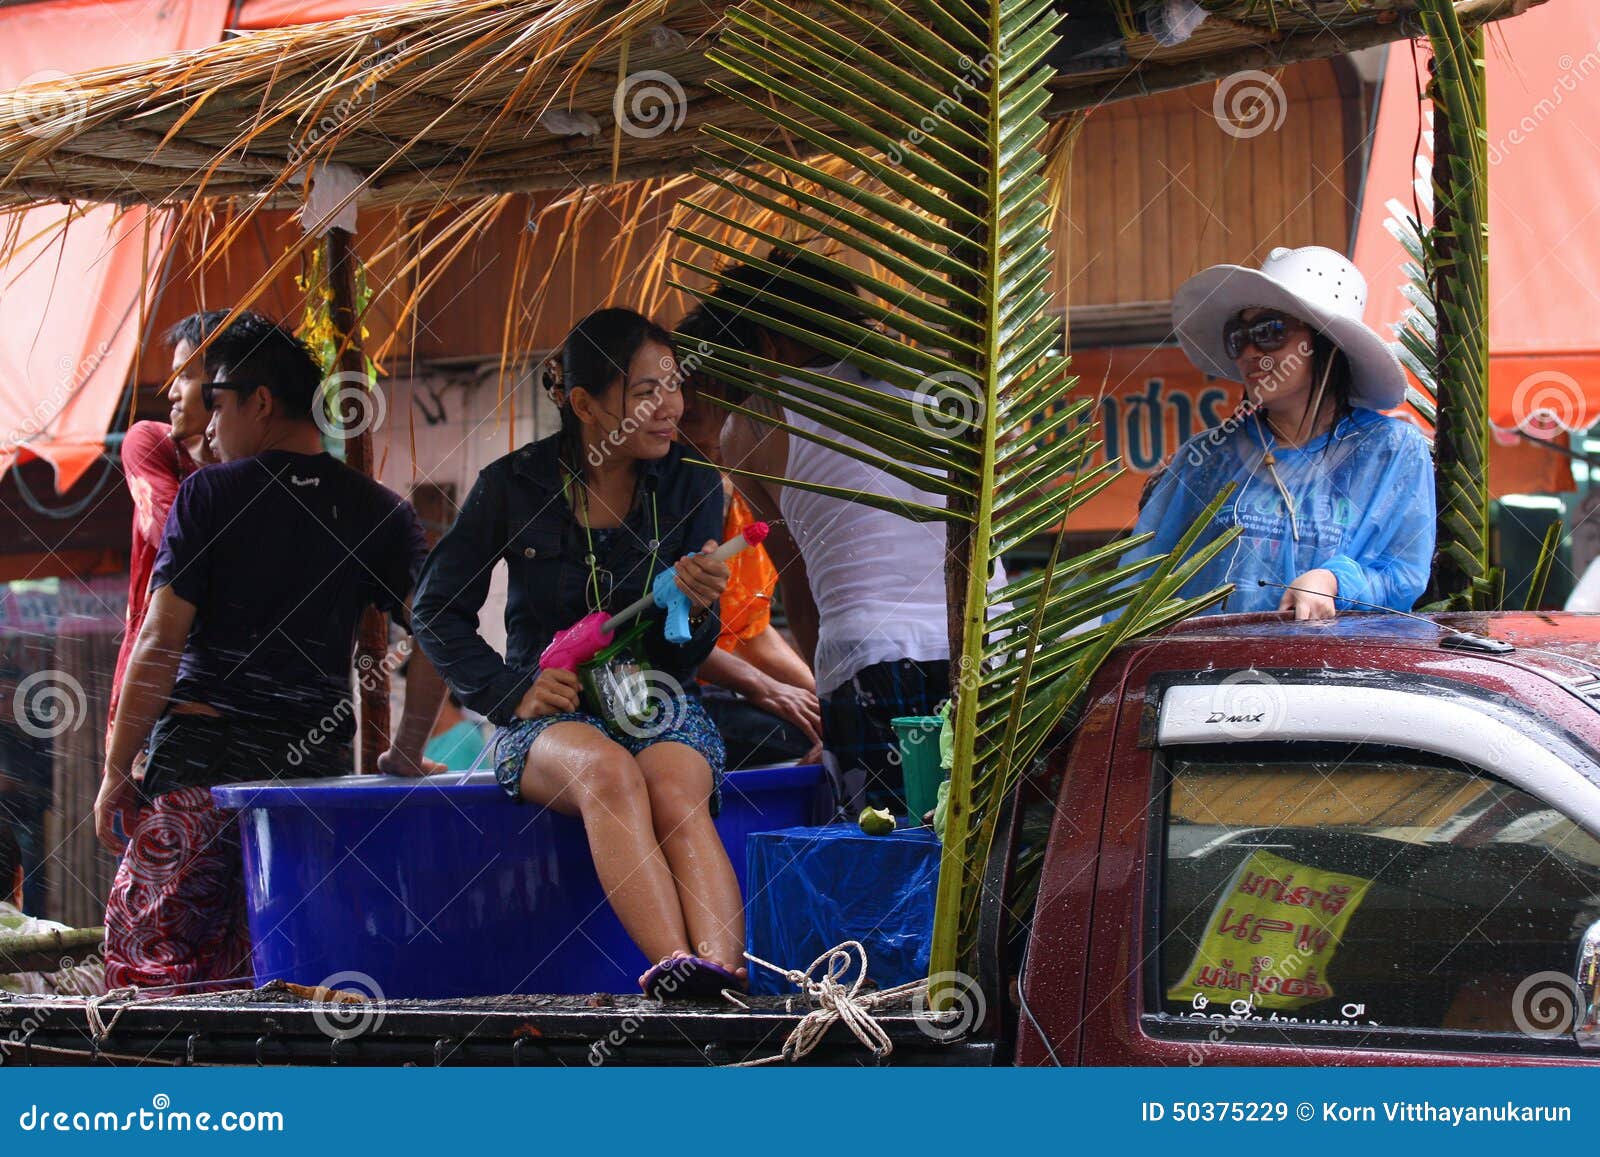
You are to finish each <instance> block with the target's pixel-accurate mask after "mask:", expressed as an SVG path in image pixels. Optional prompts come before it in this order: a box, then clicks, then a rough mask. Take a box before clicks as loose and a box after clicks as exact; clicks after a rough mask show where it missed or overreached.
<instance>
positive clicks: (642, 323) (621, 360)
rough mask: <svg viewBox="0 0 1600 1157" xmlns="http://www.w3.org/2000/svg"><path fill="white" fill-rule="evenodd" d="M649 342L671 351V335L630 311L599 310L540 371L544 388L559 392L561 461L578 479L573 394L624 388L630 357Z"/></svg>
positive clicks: (574, 330) (579, 436) (579, 441)
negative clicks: (575, 392) (563, 460)
mask: <svg viewBox="0 0 1600 1157" xmlns="http://www.w3.org/2000/svg"><path fill="white" fill-rule="evenodd" d="M649 342H657V343H658V344H660V345H664V346H666V347H667V348H668V349H669V350H670V349H672V348H673V341H672V335H671V334H670V333H668V332H667V331H666V330H665V329H664V328H663V327H661V326H659V325H657V324H656V323H655V322H653V321H651V320H650V319H649V318H648V317H645V316H644V315H643V314H642V313H636V312H635V311H633V310H631V309H620V308H611V309H597V310H595V311H594V312H593V313H591V314H590V315H589V316H588V317H586V318H584V319H583V320H582V321H580V322H579V323H578V324H577V325H575V326H573V327H572V332H571V333H569V334H567V340H566V341H564V342H562V343H561V348H560V349H559V350H557V351H556V352H555V353H554V354H552V355H551V357H550V358H549V360H548V361H546V362H545V365H544V388H545V391H546V392H547V393H550V394H551V395H554V394H555V392H556V391H557V390H559V391H560V392H561V450H562V457H563V458H564V459H565V460H566V462H567V464H568V465H569V466H570V467H571V468H572V469H573V470H574V472H577V473H581V472H582V471H581V470H580V469H579V467H578V465H577V463H578V462H579V460H580V451H581V447H582V441H583V439H582V434H581V431H580V426H581V425H582V423H581V422H580V421H579V418H578V415H577V413H576V412H575V411H574V410H573V408H572V391H573V390H579V389H581V390H586V391H587V392H588V393H589V394H591V395H592V396H594V397H595V398H603V397H605V396H606V395H607V394H609V393H610V392H611V391H612V390H613V389H615V388H616V387H617V386H619V385H620V384H621V383H622V380H623V378H625V377H626V376H627V373H628V366H629V364H630V363H632V361H633V359H634V356H635V355H636V354H638V352H639V351H640V350H641V349H643V348H644V346H645V345H646V344H647V343H649Z"/></svg>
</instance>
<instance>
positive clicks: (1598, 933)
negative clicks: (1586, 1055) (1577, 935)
mask: <svg viewBox="0 0 1600 1157" xmlns="http://www.w3.org/2000/svg"><path fill="white" fill-rule="evenodd" d="M1576 979H1577V982H1578V1007H1577V1010H1576V1020H1575V1023H1574V1027H1573V1030H1572V1033H1573V1036H1575V1037H1576V1038H1577V1041H1578V1047H1579V1048H1585V1049H1600V922H1596V923H1594V924H1591V925H1589V930H1588V931H1587V932H1585V933H1584V934H1583V939H1582V940H1581V941H1580V942H1579V944H1578V970H1577V976H1576Z"/></svg>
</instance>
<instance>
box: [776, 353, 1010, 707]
mask: <svg viewBox="0 0 1600 1157" xmlns="http://www.w3.org/2000/svg"><path fill="white" fill-rule="evenodd" d="M811 368H812V369H813V370H814V371H815V372H817V373H823V374H827V375H828V376H829V377H832V378H838V379H839V380H841V381H849V382H855V383H858V384H861V385H866V386H870V387H872V388H873V389H877V390H882V391H883V392H884V393H894V394H899V395H900V396H902V397H909V396H910V395H909V393H908V392H907V391H905V390H901V389H898V388H897V387H895V386H891V385H889V384H888V383H887V382H883V381H880V380H878V379H876V378H872V377H868V376H867V375H866V374H865V373H863V372H862V371H861V370H859V369H857V368H856V367H855V366H852V365H850V364H849V363H848V362H839V363H836V364H834V365H830V366H815V367H811ZM783 416H784V420H785V421H787V422H788V423H789V424H790V425H792V426H794V427H795V428H796V429H799V430H806V431H808V432H815V433H817V434H820V435H822V436H824V437H827V438H829V439H831V440H833V441H835V442H840V443H844V444H849V445H852V446H860V445H861V444H860V443H859V442H855V441H853V440H852V439H849V438H845V437H843V436H841V435H840V434H837V433H835V432H834V431H832V430H829V429H827V428H826V427H824V426H822V425H821V424H820V423H818V422H816V421H814V420H812V419H811V418H808V417H805V416H804V415H801V414H798V413H796V412H795V411H793V410H791V409H789V408H788V407H784V411H783ZM785 474H786V475H787V476H788V477H790V478H796V479H799V480H802V481H805V482H817V483H821V484H823V485H826V486H836V487H840V488H841V489H844V490H853V491H860V492H863V493H871V494H881V495H884V496H886V497H890V498H899V499H902V500H904V501H907V502H915V503H919V504H921V505H924V506H943V505H944V496H943V495H939V494H929V493H928V492H927V491H925V490H919V489H917V488H916V487H915V486H912V485H911V484H910V483H907V482H902V481H901V480H900V479H898V478H895V477H894V476H893V475H890V474H887V473H885V472H884V471H882V470H880V469H878V468H877V467H874V466H869V465H867V464H866V463H864V462H859V461H857V460H856V459H854V458H849V457H846V456H845V455H843V454H840V453H839V452H838V451H836V450H832V449H829V448H828V447H826V446H820V445H818V444H817V443H815V442H812V441H810V440H808V439H805V438H800V437H797V436H796V435H794V434H790V435H789V459H788V468H787V470H786V471H785ZM778 506H779V509H780V510H781V511H782V513H783V518H784V523H785V525H786V526H787V527H788V529H789V533H790V534H791V535H793V536H794V540H795V544H796V545H797V546H799V548H800V554H801V556H802V557H803V558H804V559H805V564H806V577H807V578H808V580H809V581H810V585H811V597H812V598H813V599H814V600H815V601H816V604H817V622H818V631H817V663H816V666H817V670H816V675H817V693H818V694H819V695H826V694H828V693H829V692H830V691H832V690H833V689H834V688H836V687H838V686H839V685H840V684H841V683H844V682H847V681H848V680H849V679H851V678H853V677H854V676H855V674H856V673H857V672H858V671H861V670H863V669H864V668H867V667H870V666H872V665H873V664H874V663H883V662H887V661H890V660H894V659H913V660H919V661H932V660H937V659H948V658H949V657H950V633H949V632H950V628H949V624H948V621H947V618H946V614H945V590H944V554H945V526H944V523H942V522H915V521H913V520H911V519H909V518H902V517H900V516H899V515H896V514H890V513H888V512H887V511H884V510H877V509H875V508H873V507H870V506H863V505H862V504H860V503H859V502H846V501H844V500H843V499H841V498H831V497H829V496H827V495H823V494H814V493H811V492H810V491H807V490H797V489H795V488H794V487H792V486H785V487H783V488H782V489H781V491H780V492H779V497H778ZM995 569H996V571H997V572H998V571H1000V568H999V567H998V566H997V567H996V568H995ZM1004 581H1005V576H1004V573H1003V572H1001V573H999V574H997V575H996V576H995V577H994V578H993V579H992V580H991V585H993V583H994V582H1004Z"/></svg>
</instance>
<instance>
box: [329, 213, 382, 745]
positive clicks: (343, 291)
mask: <svg viewBox="0 0 1600 1157" xmlns="http://www.w3.org/2000/svg"><path fill="white" fill-rule="evenodd" d="M323 246H324V254H323V255H324V257H326V259H327V268H328V286H329V289H330V290H331V294H332V300H331V302H330V305H329V314H330V320H331V322H332V325H333V336H334V341H335V343H336V345H337V349H338V351H339V352H338V354H337V356H336V358H335V362H336V363H337V365H338V367H339V372H340V373H341V374H351V375H359V376H360V379H363V380H364V379H365V378H366V375H367V357H366V352H365V351H364V350H363V349H362V347H361V328H360V321H359V319H358V318H357V317H356V292H355V262H356V256H355V251H354V249H353V248H352V247H351V244H350V234H348V233H346V232H345V231H344V230H343V229H338V228H335V229H329V230H328V236H327V239H326V240H325V241H324V242H323ZM347 380H354V379H347ZM368 388H369V389H374V390H375V389H377V388H378V385H377V383H376V382H368ZM341 394H342V396H343V401H342V402H341V406H342V410H341V413H340V415H339V420H340V422H341V424H342V425H343V426H344V427H345V428H346V429H351V428H354V429H355V431H356V433H355V435H354V436H353V437H351V438H349V439H348V440H347V441H346V443H345V451H346V461H347V462H348V463H349V465H350V467H351V469H353V470H358V471H360V472H361V473H362V474H365V475H366V476H367V477H368V478H371V477H374V462H373V454H372V424H371V422H369V421H365V420H363V419H364V417H365V414H364V412H363V409H362V407H361V405H360V403H358V402H357V401H356V399H355V397H354V396H353V394H352V393H351V392H349V391H341ZM388 649H389V637H388V627H387V624H386V620H385V619H384V617H383V612H381V611H379V610H378V609H377V608H376V607H368V608H367V609H366V611H365V613H364V614H363V615H362V616H361V629H360V631H359V632H358V633H357V636H356V671H357V672H358V673H359V676H360V678H359V681H358V688H359V690H358V692H357V700H356V707H357V712H356V718H357V720H358V734H357V742H356V771H358V772H360V773H363V774H367V775H374V774H376V773H377V770H378V756H379V755H381V754H382V753H383V751H384V749H385V748H386V747H388V746H389V672H388V670H387V669H386V668H385V667H384V664H383V659H384V655H385V654H386V653H387V652H388Z"/></svg>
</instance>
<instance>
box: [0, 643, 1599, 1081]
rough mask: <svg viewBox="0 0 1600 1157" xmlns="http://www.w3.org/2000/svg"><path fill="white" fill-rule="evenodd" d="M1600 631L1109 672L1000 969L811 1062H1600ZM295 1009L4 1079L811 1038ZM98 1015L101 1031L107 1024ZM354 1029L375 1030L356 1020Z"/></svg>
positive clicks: (221, 1006) (1017, 826)
mask: <svg viewBox="0 0 1600 1157" xmlns="http://www.w3.org/2000/svg"><path fill="white" fill-rule="evenodd" d="M1597 836H1600V616H1597V617H1594V618H1590V617H1584V616H1569V615H1542V614H1497V615H1479V616H1442V617H1440V618H1438V619H1437V620H1436V621H1424V620H1420V619H1417V618H1407V617H1402V616H1398V615H1361V614H1352V615H1348V616H1345V617H1342V618H1340V619H1339V620H1337V621H1335V622H1330V623H1325V624H1319V623H1291V622H1286V621H1283V619H1282V618H1281V617H1279V616H1233V617H1216V618H1207V619H1199V620H1194V621H1191V622H1189V623H1187V624H1184V625H1182V626H1181V627H1178V628H1176V629H1174V630H1172V631H1170V632H1168V633H1166V634H1164V635H1162V636H1160V637H1157V638H1153V639H1148V640H1145V641H1142V642H1139V643H1137V644H1133V645H1130V646H1128V647H1126V648H1125V649H1123V650H1122V651H1120V652H1119V653H1117V654H1116V655H1115V656H1114V657H1113V658H1112V660H1111V661H1110V662H1109V663H1107V665H1106V666H1105V668H1104V669H1103V671H1102V672H1101V674H1100V676H1099V678H1098V680H1097V681H1096V683H1095V685H1094V687H1093V688H1092V690H1091V692H1090V693H1089V694H1088V695H1087V696H1086V697H1085V700H1084V702H1083V704H1082V705H1081V708H1080V710H1079V712H1078V715H1077V722H1076V726H1075V727H1074V728H1073V729H1072V731H1071V733H1070V734H1069V735H1067V736H1066V737H1064V739H1063V741H1062V742H1061V743H1060V744H1059V745H1057V746H1056V747H1055V748H1054V750H1053V751H1052V752H1051V754H1050V755H1049V757H1048V758H1047V759H1045V760H1043V761H1042V762H1041V763H1040V765H1039V766H1038V767H1037V768H1036V769H1035V772H1034V774H1033V775H1032V776H1030V778H1029V779H1028V780H1027V781H1026V782H1025V783H1024V784H1023V786H1022V788H1021V789H1020V790H1019V792H1018V793H1017V796H1016V799H1015V801H1014V803H1013V805H1012V806H1011V807H1010V808H1009V809H1008V814H1007V815H1006V817H1005V819H1004V822H1003V823H1002V827H1001V836H1000V838H999V839H998V840H997V846H996V848H995V850H994V854H993V856H992V857H991V862H990V865H989V877H990V878H989V886H988V887H987V888H986V889H985V891H986V894H987V895H988V897H989V899H988V903H987V907H986V910H985V912H984V919H983V921H982V932H983V935H982V945H983V947H982V960H981V962H980V965H979V968H978V971H979V973H980V975H979V976H978V977H976V978H970V979H971V983H970V984H969V985H968V987H967V988H966V990H965V992H964V995H965V997H966V1000H965V1001H964V1003H963V1005H962V1007H961V1008H960V1009H958V1010H957V1011H955V1012H952V1013H949V1014H947V1015H945V1016H943V1017H933V1016H931V1015H929V1014H926V1013H924V1014H921V1015H918V1014H916V1013H913V1012H912V1011H911V1010H910V1009H904V1010H899V1011H896V1010H890V1011H887V1012H880V1013H879V1014H878V1020H879V1023H880V1024H881V1025H882V1026H883V1028H884V1030H885V1032H886V1034H887V1039H888V1042H889V1046H888V1047H881V1046H880V1047H879V1049H878V1050H877V1052H876V1053H875V1054H874V1053H872V1052H869V1051H868V1050H867V1049H866V1048H864V1047H863V1046H862V1045H861V1044H860V1043H859V1042H858V1041H857V1040H856V1039H855V1038H854V1037H852V1036H851V1035H850V1034H849V1033H848V1032H847V1031H846V1030H845V1029H844V1028H843V1027H842V1026H839V1025H835V1026H834V1027H833V1028H832V1029H831V1030H829V1032H828V1033H827V1034H826V1035H825V1036H824V1037H823V1039H822V1042H821V1044H820V1045H819V1046H818V1047H817V1048H816V1049H815V1050H814V1051H812V1052H810V1053H809V1054H808V1056H807V1059H808V1060H810V1061H821V1062H832V1063H874V1062H876V1063H893V1064H947V1065H948V1064H969V1065H971V1064H977V1065H985V1064H987V1065H994V1064H1018V1065H1047V1064H1061V1065H1075V1064H1085V1065H1130V1064H1160V1065H1185V1064H1273V1065H1280V1064H1297V1065H1298V1064H1316V1065H1323V1064H1396V1063H1416V1064H1438V1063H1444V1064H1552V1063H1562V1064H1572V1063H1580V1064H1583V1063H1587V1064H1593V1063H1596V1062H1597V1061H1600V1051H1592V1050H1600V1024H1597V1017H1596V1010H1597V1005H1596V979H1597V977H1596V973H1597V968H1600V839H1597ZM749 1003H750V1004H751V1005H752V1007H749V1008H736V1007H733V1006H731V1005H730V1006H729V1007H728V1008H726V1009H706V1008H698V1007H693V1006H686V1005H673V1004H670V1003H669V1004H664V1005H663V1004H655V1003H652V1002H646V1001H643V1000H641V999H639V998H637V997H609V996H603V997H590V998H583V997H577V998H574V997H536V996H507V997H495V998H485V999H481V1000H472V1001H390V1002H387V1003H386V1004H383V1005H380V1006H372V1007H360V1008H359V1009H351V1008H342V1009H340V1010H338V1011H337V1013H335V1012H333V1011H330V1009H329V1007H328V1006H325V1005H318V1004H316V1003H313V1002H310V1001H307V1000H305V999H303V997H301V996H299V995H296V994H295V993H292V992H284V991H271V990H264V991H258V992H255V993H242V994H232V995H219V996H211V997H194V998H184V999H178V1000H169V1001H163V1002H159V1003H151V1004H139V1005H132V1006H129V1007H128V1008H127V1009H126V1011H125V1012H123V1013H122V1014H121V1015H120V1017H119V1018H118V1019H117V1020H116V1021H115V1026H114V1028H113V1029H112V1031H111V1032H110V1033H109V1034H104V1035H102V1036H100V1037H98V1038H96V1037H95V1036H94V1035H93V1034H92V1033H91V1032H90V1031H89V1029H88V1026H87V1017H86V1015H85V1014H86V1010H85V1008H84V1007H83V1005H82V1002H71V1001H68V1002H60V1001H57V1002H48V1003H47V1002H41V1001H38V1000H32V1001H30V1000H27V999H13V1000H10V1001H0V1046H3V1047H0V1054H3V1056H4V1059H5V1062H6V1063H19V1062H22V1063H27V1062H33V1063H51V1062H55V1063H60V1062H63V1061H65V1062H66V1063H73V1062H79V1063H81V1062H82V1061H83V1060H84V1059H87V1058H89V1057H90V1056H91V1055H94V1056H100V1057H106V1058H112V1059H120V1058H128V1059H130V1060H131V1059H136V1058H153V1059H165V1060H168V1061H176V1062H178V1063H184V1062H188V1063H206V1062H231V1063H238V1062H240V1061H245V1062H249V1061H252V1060H253V1061H256V1062H260V1063H274V1064H278V1063H286V1062H297V1061H298V1062H302V1063H304V1062H310V1063H328V1062H333V1063H362V1064H382V1063H403V1062H410V1063H424V1064H430V1063H431V1064H447V1063H448V1064H461V1063H468V1064H471V1063H478V1064H512V1063H518V1064H546V1065H549V1064H600V1063H607V1064H629V1063H647V1064H661V1063H680V1064H681V1063H690V1064H707V1063H712V1064H720V1063H728V1062H736V1061H743V1060H750V1059H756V1058H761V1057H770V1056H772V1055H774V1054H775V1053H777V1052H778V1051H779V1048H780V1046H781V1044H782V1042H783V1041H784V1039H785V1038H786V1037H787V1036H788V1034H789V1033H790V1032H791V1031H792V1030H793V1029H794V1027H795V1025H796V1024H797V1023H798V1021H799V1018H800V1016H801V1015H802V1014H803V1013H804V1012H805V1011H806V1009H805V1007H804V1003H803V1002H802V1001H800V1000H798V999H797V1000H796V1001H794V1002H793V1004H794V1007H791V1006H789V1005H786V1003H785V1002H784V1001H782V1000H773V999H771V998H767V999H765V1000H761V999H753V1000H751V1001H750V1002H749ZM109 1016H110V1014H109V1013H102V1014H101V1017H100V1019H101V1021H102V1023H104V1022H105V1021H106V1020H109ZM352 1023H357V1024H358V1027H359V1031H356V1032H352V1031H350V1030H349V1026H350V1025H351V1024H352Z"/></svg>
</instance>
